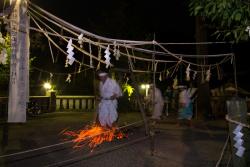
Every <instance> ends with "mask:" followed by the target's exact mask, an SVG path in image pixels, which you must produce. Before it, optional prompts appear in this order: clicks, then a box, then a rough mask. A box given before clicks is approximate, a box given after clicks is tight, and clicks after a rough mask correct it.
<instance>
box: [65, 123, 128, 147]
mask: <svg viewBox="0 0 250 167" xmlns="http://www.w3.org/2000/svg"><path fill="white" fill-rule="evenodd" d="M63 134H64V135H66V136H69V137H73V143H74V144H75V145H74V148H80V147H82V146H84V145H88V146H89V147H90V149H91V150H93V149H94V148H95V147H97V146H98V145H100V144H102V143H103V142H111V141H112V140H114V139H122V138H123V137H125V134H124V133H122V132H121V131H118V130H117V129H116V128H115V127H113V128H111V129H107V128H103V127H101V126H98V125H94V126H91V127H89V126H87V127H86V128H85V129H82V130H79V131H77V132H75V131H64V132H63Z"/></svg>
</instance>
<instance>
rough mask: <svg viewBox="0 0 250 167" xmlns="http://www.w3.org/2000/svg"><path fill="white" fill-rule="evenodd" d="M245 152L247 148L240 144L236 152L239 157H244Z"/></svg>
mask: <svg viewBox="0 0 250 167" xmlns="http://www.w3.org/2000/svg"><path fill="white" fill-rule="evenodd" d="M244 152H245V148H244V147H242V146H240V147H239V149H238V150H237V152H236V153H235V154H236V155H237V156H238V157H242V156H243V154H244Z"/></svg>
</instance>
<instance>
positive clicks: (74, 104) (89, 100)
mask: <svg viewBox="0 0 250 167" xmlns="http://www.w3.org/2000/svg"><path fill="white" fill-rule="evenodd" d="M94 108H95V96H57V97H56V110H57V111H72V110H77V111H92V110H93V109H94Z"/></svg>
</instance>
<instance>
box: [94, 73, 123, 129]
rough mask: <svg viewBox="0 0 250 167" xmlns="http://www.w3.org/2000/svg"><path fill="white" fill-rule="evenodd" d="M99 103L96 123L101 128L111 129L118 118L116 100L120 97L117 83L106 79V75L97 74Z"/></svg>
mask: <svg viewBox="0 0 250 167" xmlns="http://www.w3.org/2000/svg"><path fill="white" fill-rule="evenodd" d="M98 76H99V79H100V85H99V91H100V102H99V105H98V121H99V123H100V125H101V126H103V127H109V128H111V127H112V126H113V124H114V123H115V122H116V120H117V118H118V113H117V106H118V104H117V99H118V98H119V97H121V96H122V91H121V88H120V86H119V85H118V83H117V82H116V81H115V80H113V79H111V78H109V77H108V73H106V72H99V74H98Z"/></svg>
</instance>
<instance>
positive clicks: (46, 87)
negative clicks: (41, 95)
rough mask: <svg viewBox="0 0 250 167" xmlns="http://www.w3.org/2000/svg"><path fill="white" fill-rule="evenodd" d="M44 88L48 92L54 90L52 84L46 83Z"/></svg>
mask: <svg viewBox="0 0 250 167" xmlns="http://www.w3.org/2000/svg"><path fill="white" fill-rule="evenodd" d="M43 87H44V89H46V90H50V89H51V88H52V86H51V84H50V83H49V82H45V83H44V84H43Z"/></svg>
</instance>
